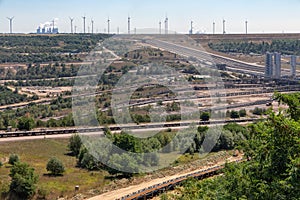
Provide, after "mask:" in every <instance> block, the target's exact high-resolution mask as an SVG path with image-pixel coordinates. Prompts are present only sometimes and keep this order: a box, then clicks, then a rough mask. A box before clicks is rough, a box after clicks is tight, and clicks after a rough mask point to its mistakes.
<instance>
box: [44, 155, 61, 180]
mask: <svg viewBox="0 0 300 200" xmlns="http://www.w3.org/2000/svg"><path fill="white" fill-rule="evenodd" d="M46 169H47V171H48V172H50V173H51V174H52V175H55V176H57V175H61V174H63V173H64V172H65V167H64V164H63V163H62V162H61V161H60V160H59V159H57V158H51V159H50V160H49V161H48V163H47V166H46Z"/></svg>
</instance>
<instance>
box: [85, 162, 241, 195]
mask: <svg viewBox="0 0 300 200" xmlns="http://www.w3.org/2000/svg"><path fill="white" fill-rule="evenodd" d="M241 158H242V157H235V158H234V157H230V158H229V159H227V160H226V161H220V162H217V163H215V164H214V165H211V166H203V167H202V168H199V169H197V170H194V171H188V172H184V173H182V174H176V175H173V176H166V177H164V178H159V179H155V180H152V181H150V182H144V183H142V184H139V185H134V186H129V187H127V188H122V189H119V190H115V191H111V192H107V193H104V194H101V195H99V196H96V197H92V198H90V199H88V200H115V199H118V198H121V197H123V196H126V195H127V194H131V193H133V192H136V191H138V190H141V189H144V188H148V187H149V186H153V185H156V184H159V183H163V182H164V181H168V180H171V179H176V178H178V177H181V176H184V175H188V174H191V173H194V172H199V171H202V170H205V169H208V168H210V167H213V166H219V165H223V164H225V163H226V162H234V161H237V160H240V159H241Z"/></svg>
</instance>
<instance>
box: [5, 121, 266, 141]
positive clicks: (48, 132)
mask: <svg viewBox="0 0 300 200" xmlns="http://www.w3.org/2000/svg"><path fill="white" fill-rule="evenodd" d="M260 120H261V119H238V120H219V121H217V120H216V121H208V122H205V121H199V122H195V121H194V122H192V121H190V122H171V123H156V124H143V125H124V126H110V127H109V129H110V130H111V131H121V130H123V129H130V130H139V129H154V128H162V127H164V128H178V127H188V126H190V125H198V126H201V125H221V124H226V123H248V122H249V123H250V122H257V121H260ZM105 130H106V127H89V128H70V129H56V130H38V131H16V132H5V133H0V138H10V137H28V136H32V137H34V136H43V135H45V136H46V135H64V134H76V133H80V134H84V133H97V132H103V131H105Z"/></svg>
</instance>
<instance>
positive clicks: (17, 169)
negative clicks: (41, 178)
mask: <svg viewBox="0 0 300 200" xmlns="http://www.w3.org/2000/svg"><path fill="white" fill-rule="evenodd" d="M9 176H10V177H11V179H12V180H11V184H10V192H12V193H13V194H15V195H17V196H19V197H20V198H19V199H29V198H30V197H32V196H33V195H34V194H35V191H36V183H37V181H38V176H37V175H36V174H35V173H34V169H33V168H31V167H29V165H28V164H26V163H20V162H17V163H15V165H14V166H13V167H12V168H11V170H10V174H9Z"/></svg>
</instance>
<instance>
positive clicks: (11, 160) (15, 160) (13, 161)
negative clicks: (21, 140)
mask: <svg viewBox="0 0 300 200" xmlns="http://www.w3.org/2000/svg"><path fill="white" fill-rule="evenodd" d="M19 161H20V158H19V156H18V155H17V154H11V155H10V156H9V160H8V164H11V165H15V164H16V163H18V162H19Z"/></svg>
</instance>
